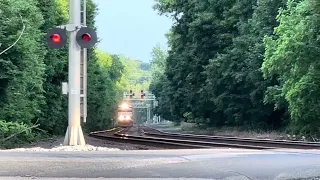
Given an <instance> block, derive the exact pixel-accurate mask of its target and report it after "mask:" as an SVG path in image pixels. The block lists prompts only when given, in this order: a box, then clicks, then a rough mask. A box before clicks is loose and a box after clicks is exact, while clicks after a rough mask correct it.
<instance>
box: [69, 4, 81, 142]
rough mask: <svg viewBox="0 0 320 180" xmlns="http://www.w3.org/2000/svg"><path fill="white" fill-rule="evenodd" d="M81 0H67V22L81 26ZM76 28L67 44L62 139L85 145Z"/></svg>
mask: <svg viewBox="0 0 320 180" xmlns="http://www.w3.org/2000/svg"><path fill="white" fill-rule="evenodd" d="M80 15H81V1H80V0H69V24H71V25H74V26H76V27H79V28H80V26H81V22H80V21H81V20H80ZM76 34H77V30H75V31H72V32H70V44H69V77H68V81H69V82H68V85H69V98H68V101H69V102H68V104H69V106H68V110H69V115H68V129H67V132H66V136H65V139H64V144H65V145H71V146H74V145H85V141H84V137H83V132H82V129H81V124H80V51H81V48H80V46H79V45H78V44H77V41H76Z"/></svg>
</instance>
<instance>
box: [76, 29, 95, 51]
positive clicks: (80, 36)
mask: <svg viewBox="0 0 320 180" xmlns="http://www.w3.org/2000/svg"><path fill="white" fill-rule="evenodd" d="M76 40H77V43H78V44H79V46H80V47H82V48H92V47H93V46H94V45H95V44H96V43H97V41H98V40H97V33H96V32H95V31H94V30H93V29H91V28H88V27H82V28H81V29H80V30H79V31H78V32H77V35H76Z"/></svg>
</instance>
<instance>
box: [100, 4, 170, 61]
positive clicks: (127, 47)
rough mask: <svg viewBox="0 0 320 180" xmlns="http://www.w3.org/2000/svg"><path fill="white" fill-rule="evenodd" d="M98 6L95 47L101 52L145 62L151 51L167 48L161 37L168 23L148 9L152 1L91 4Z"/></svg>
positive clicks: (167, 20)
mask: <svg viewBox="0 0 320 180" xmlns="http://www.w3.org/2000/svg"><path fill="white" fill-rule="evenodd" d="M94 2H96V3H97V4H98V9H99V13H98V16H97V17H96V24H97V27H98V36H99V38H100V39H101V42H100V44H99V45H98V47H99V48H101V49H102V50H104V51H107V52H109V53H113V54H123V55H126V56H129V57H132V58H134V59H137V60H141V61H144V62H149V60H150V57H151V55H150V53H151V51H152V48H153V47H154V46H155V45H156V44H157V43H160V44H161V45H163V46H167V45H166V43H167V40H166V38H165V33H167V32H168V31H169V29H170V27H171V25H172V21H171V20H170V19H169V18H167V17H165V16H159V15H158V14H157V12H156V11H154V10H153V9H152V6H153V4H154V0H94Z"/></svg>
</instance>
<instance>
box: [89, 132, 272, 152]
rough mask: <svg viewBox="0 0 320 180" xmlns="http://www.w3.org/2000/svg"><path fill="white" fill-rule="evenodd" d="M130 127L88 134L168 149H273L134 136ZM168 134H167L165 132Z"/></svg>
mask: <svg viewBox="0 0 320 180" xmlns="http://www.w3.org/2000/svg"><path fill="white" fill-rule="evenodd" d="M129 129H130V128H118V129H114V130H106V131H98V132H93V133H90V134H89V136H91V137H95V138H99V139H105V140H111V141H117V142H124V143H132V144H140V145H148V146H158V147H162V148H169V149H186V148H193V149H195V148H217V147H229V148H245V149H273V147H264V146H257V145H243V144H227V143H220V142H207V141H204V140H201V139H198V140H194V139H177V138H172V137H169V136H167V137H150V136H134V135H129V134H127V133H126V132H128V131H129ZM139 129H140V130H141V129H142V130H145V129H147V127H143V128H139ZM148 129H149V130H148V131H149V132H150V131H153V132H157V133H153V135H155V134H158V135H159V134H160V133H161V131H159V130H155V129H151V128H148ZM149 135H150V134H149ZM167 135H168V134H167Z"/></svg>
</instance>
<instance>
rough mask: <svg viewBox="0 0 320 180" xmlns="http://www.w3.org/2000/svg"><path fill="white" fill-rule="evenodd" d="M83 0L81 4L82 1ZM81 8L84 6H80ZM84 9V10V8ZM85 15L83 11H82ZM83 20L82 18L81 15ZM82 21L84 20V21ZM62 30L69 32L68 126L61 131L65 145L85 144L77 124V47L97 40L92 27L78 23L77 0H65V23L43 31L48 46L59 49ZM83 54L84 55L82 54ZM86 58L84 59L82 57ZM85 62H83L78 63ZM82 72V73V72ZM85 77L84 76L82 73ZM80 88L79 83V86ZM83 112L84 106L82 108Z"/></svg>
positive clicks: (79, 12)
mask: <svg viewBox="0 0 320 180" xmlns="http://www.w3.org/2000/svg"><path fill="white" fill-rule="evenodd" d="M85 2H86V1H85V0H84V6H85V5H86V3H85ZM84 9H85V8H84ZM84 11H85V10H84ZM83 16H84V17H85V12H83ZM84 20H85V18H84ZM84 24H85V23H84ZM66 31H68V32H70V36H69V37H70V43H69V57H68V62H69V64H68V66H69V73H68V75H69V76H68V84H67V86H68V88H67V89H68V91H67V93H68V129H67V132H66V135H65V139H64V144H65V145H71V146H72V145H85V140H84V136H83V132H82V128H81V123H80V116H81V109H80V108H81V106H80V103H81V102H80V97H81V95H82V96H86V94H85V93H83V92H82V93H81V89H80V88H81V83H80V82H81V69H85V70H86V68H87V67H82V68H81V64H80V61H81V52H82V51H81V48H92V47H93V46H94V45H95V44H96V43H97V34H96V32H95V31H94V30H92V29H91V28H88V27H83V26H82V25H81V0H69V24H67V25H63V26H60V27H58V28H52V29H50V30H48V32H47V42H48V46H49V47H50V48H54V49H60V48H62V47H64V45H65V44H66V42H67V35H66ZM83 58H86V56H85V57H83ZM84 61H85V62H86V60H84ZM82 66H86V63H85V64H84V63H83V64H82ZM83 76H86V74H85V73H83ZM82 79H86V77H82ZM82 89H83V87H82ZM84 111H85V112H86V109H85V110H84Z"/></svg>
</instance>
